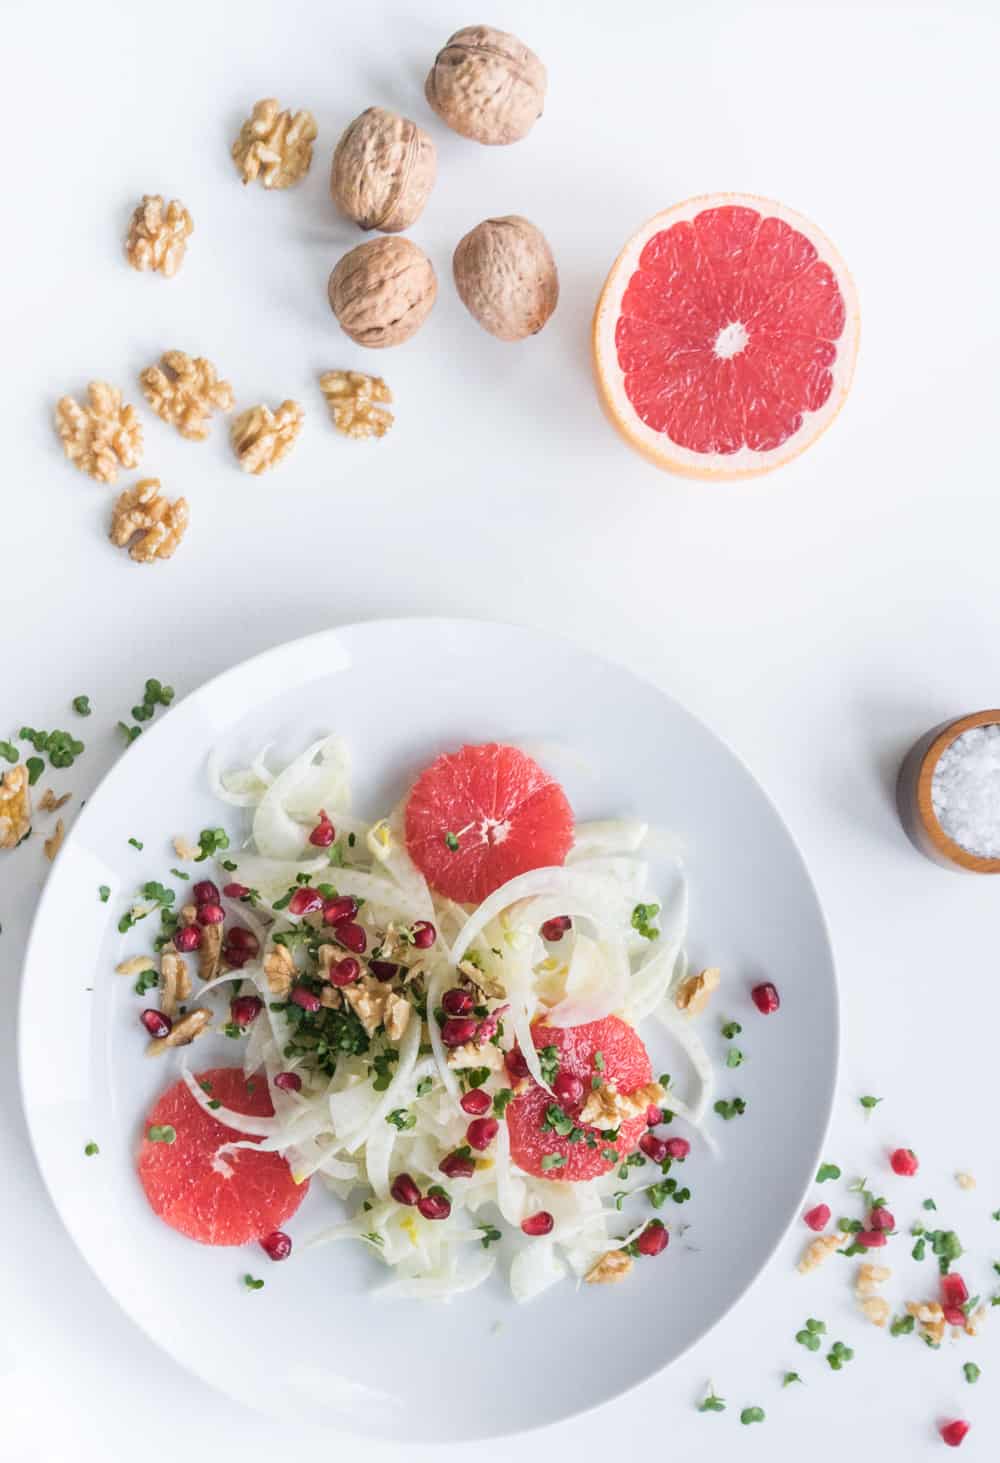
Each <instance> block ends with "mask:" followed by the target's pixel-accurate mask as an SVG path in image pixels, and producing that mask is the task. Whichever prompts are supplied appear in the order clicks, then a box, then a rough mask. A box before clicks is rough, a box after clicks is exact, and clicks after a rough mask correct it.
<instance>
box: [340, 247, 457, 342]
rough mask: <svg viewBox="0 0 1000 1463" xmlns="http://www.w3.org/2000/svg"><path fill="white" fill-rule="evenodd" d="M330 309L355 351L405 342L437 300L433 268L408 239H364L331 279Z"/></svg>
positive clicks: (422, 321) (435, 277) (341, 262)
mask: <svg viewBox="0 0 1000 1463" xmlns="http://www.w3.org/2000/svg"><path fill="white" fill-rule="evenodd" d="M328 291H329V296H330V308H331V310H332V311H333V313H334V314H335V315H336V317H337V319H338V320H339V321H340V325H341V328H342V329H343V330H345V331H346V332H347V334H348V335H349V336H350V337H351V339H352V340H354V341H357V343H358V345H367V346H371V347H373V348H374V349H381V348H382V347H384V346H390V345H400V344H401V343H402V342H403V341H404V340H409V338H410V336H411V335H413V334H414V333H415V332H416V331H417V330H419V329H420V327H421V325H422V324H423V323H424V321H425V320H426V319H427V316H428V315H429V314H430V311H431V307H432V305H433V304H434V301H435V299H436V298H437V276H436V275H435V273H434V266H433V265H432V264H431V261H430V260H429V259H428V258H427V255H426V254H425V253H424V251H423V250H422V249H418V248H417V246H416V244H413V243H411V242H410V240H409V239H402V238H397V237H389V238H383V239H369V241H368V242H367V244H359V245H358V247H357V248H356V249H352V250H351V251H350V253H349V254H345V255H344V257H343V259H341V261H340V263H339V264H338V265H337V266H336V268H335V269H334V271H333V273H332V274H331V275H330V283H329V286H328Z"/></svg>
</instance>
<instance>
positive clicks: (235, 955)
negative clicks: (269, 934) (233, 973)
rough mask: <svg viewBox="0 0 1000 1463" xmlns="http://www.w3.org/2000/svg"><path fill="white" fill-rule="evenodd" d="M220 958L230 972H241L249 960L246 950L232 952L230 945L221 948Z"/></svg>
mask: <svg viewBox="0 0 1000 1463" xmlns="http://www.w3.org/2000/svg"><path fill="white" fill-rule="evenodd" d="M222 958H223V959H224V960H225V962H226V964H227V965H228V966H229V968H230V970H242V969H243V967H244V965H246V963H247V961H248V960H249V959H250V956H249V954H248V952H247V951H246V950H234V949H233V948H232V946H231V945H228V944H224V945H223V947H222Z"/></svg>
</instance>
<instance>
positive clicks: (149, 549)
mask: <svg viewBox="0 0 1000 1463" xmlns="http://www.w3.org/2000/svg"><path fill="white" fill-rule="evenodd" d="M187 526H188V505H187V499H186V498H175V499H174V501H173V502H172V503H171V502H170V501H169V500H168V499H167V498H165V497H164V496H163V494H162V493H161V492H160V480H159V478H141V479H140V480H139V482H137V483H136V484H135V486H134V487H131V488H126V489H125V491H124V492H123V493H122V494H121V495H120V496H119V498H118V500H117V502H116V503H115V506H114V508H113V509H112V513H111V533H110V535H109V537H110V539H111V542H112V543H113V544H115V545H116V546H117V547H118V548H120V549H123V548H125V546H126V545H128V551H129V557H130V558H132V559H134V560H135V562H136V563H137V564H152V563H155V561H156V560H157V559H169V558H170V557H171V556H172V554H173V553H174V550H175V549H176V548H177V545H178V544H179V543H180V541H181V539H182V538H183V537H184V533H185V530H186V529H187Z"/></svg>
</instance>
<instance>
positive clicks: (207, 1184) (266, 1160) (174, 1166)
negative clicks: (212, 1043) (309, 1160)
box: [138, 1067, 309, 1245]
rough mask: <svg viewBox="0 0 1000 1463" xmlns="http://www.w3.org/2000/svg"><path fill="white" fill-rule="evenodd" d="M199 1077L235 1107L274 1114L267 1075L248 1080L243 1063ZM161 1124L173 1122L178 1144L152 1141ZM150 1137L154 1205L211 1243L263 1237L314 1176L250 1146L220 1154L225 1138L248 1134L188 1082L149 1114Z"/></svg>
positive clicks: (146, 1160)
mask: <svg viewBox="0 0 1000 1463" xmlns="http://www.w3.org/2000/svg"><path fill="white" fill-rule="evenodd" d="M198 1081H199V1082H200V1083H201V1084H202V1086H204V1087H205V1090H206V1092H208V1093H210V1096H211V1097H212V1098H213V1099H215V1100H218V1101H219V1102H220V1103H221V1104H222V1106H223V1107H231V1108H232V1109H233V1110H234V1112H241V1113H248V1114H252V1115H253V1116H255V1117H272V1116H273V1114H274V1108H273V1107H272V1106H271V1098H270V1095H269V1093H268V1090H267V1082H266V1081H265V1080H264V1078H263V1076H261V1077H258V1078H256V1079H254V1078H252V1077H251V1078H250V1079H249V1080H247V1079H246V1078H245V1077H244V1076H243V1072H242V1070H241V1069H240V1068H239V1067H213V1068H212V1069H210V1070H209V1071H207V1072H202V1073H201V1075H200V1076H199V1077H198ZM206 1084H207V1085H206ZM154 1127H159V1128H168V1129H169V1128H172V1129H173V1130H174V1132H175V1134H176V1137H175V1138H174V1140H173V1142H171V1143H167V1142H151V1141H150V1138H149V1136H148V1135H149V1132H150V1129H151V1128H154ZM143 1135H144V1136H143V1140H142V1147H141V1148H140V1150H139V1165H138V1166H139V1178H140V1180H141V1181H142V1187H143V1188H144V1189H145V1191H146V1198H147V1199H148V1200H149V1203H150V1207H151V1208H152V1209H153V1210H154V1212H155V1213H156V1214H158V1215H159V1216H160V1218H161V1219H162V1220H164V1221H165V1222H166V1223H167V1224H169V1225H170V1227H171V1228H172V1229H177V1230H179V1231H180V1233H181V1234H184V1235H187V1237H188V1238H189V1239H195V1240H198V1241H199V1242H200V1243H201V1244H203V1245H245V1244H248V1243H249V1242H250V1241H251V1240H258V1239H262V1238H263V1236H264V1235H266V1234H270V1233H271V1231H272V1230H275V1229H280V1228H281V1226H282V1225H283V1224H284V1222H285V1221H286V1220H287V1219H289V1218H291V1216H292V1215H293V1214H294V1213H295V1211H296V1209H297V1208H298V1207H299V1205H300V1204H301V1203H302V1200H303V1199H304V1198H305V1196H306V1192H307V1190H308V1188H309V1182H308V1180H306V1182H305V1183H302V1184H296V1183H295V1182H294V1180H293V1178H292V1174H291V1170H290V1169H289V1167H288V1164H287V1163H286V1162H285V1160H284V1159H283V1158H282V1157H281V1155H280V1154H279V1153H254V1152H252V1151H251V1150H249V1149H246V1148H242V1149H240V1150H239V1152H237V1153H229V1154H227V1155H226V1156H225V1159H224V1160H216V1156H215V1155H216V1152H217V1150H218V1149H219V1147H220V1146H221V1145H222V1144H223V1143H230V1142H234V1143H235V1142H238V1141H240V1140H242V1139H245V1138H246V1134H245V1133H236V1132H234V1131H233V1129H232V1128H227V1127H224V1126H223V1124H222V1123H218V1122H216V1120H215V1119H214V1118H213V1117H212V1115H211V1113H207V1112H205V1111H204V1110H203V1109H202V1108H201V1107H199V1105H198V1103H197V1102H195V1100H194V1098H193V1097H192V1096H191V1094H190V1092H189V1091H188V1089H187V1087H186V1085H185V1084H184V1082H183V1081H179V1082H175V1083H174V1085H173V1086H172V1087H168V1088H167V1090H166V1092H164V1093H163V1095H162V1097H161V1098H160V1099H159V1101H158V1102H157V1104H156V1106H155V1107H154V1108H153V1110H152V1112H151V1113H150V1114H149V1117H148V1118H147V1119H146V1123H145V1126H144V1128H143ZM250 1141H251V1142H252V1141H253V1140H252V1139H251V1140H250Z"/></svg>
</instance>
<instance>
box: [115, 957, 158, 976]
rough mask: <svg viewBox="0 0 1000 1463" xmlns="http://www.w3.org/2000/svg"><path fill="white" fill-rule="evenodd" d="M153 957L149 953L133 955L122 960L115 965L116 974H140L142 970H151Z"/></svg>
mask: <svg viewBox="0 0 1000 1463" xmlns="http://www.w3.org/2000/svg"><path fill="white" fill-rule="evenodd" d="M154 968H155V967H154V965H153V958H152V956H151V955H133V956H131V958H130V959H128V960H122V961H120V962H119V964H117V965H116V966H115V972H116V974H118V975H129V976H131V975H141V974H142V972H143V971H144V970H153V969H154Z"/></svg>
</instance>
